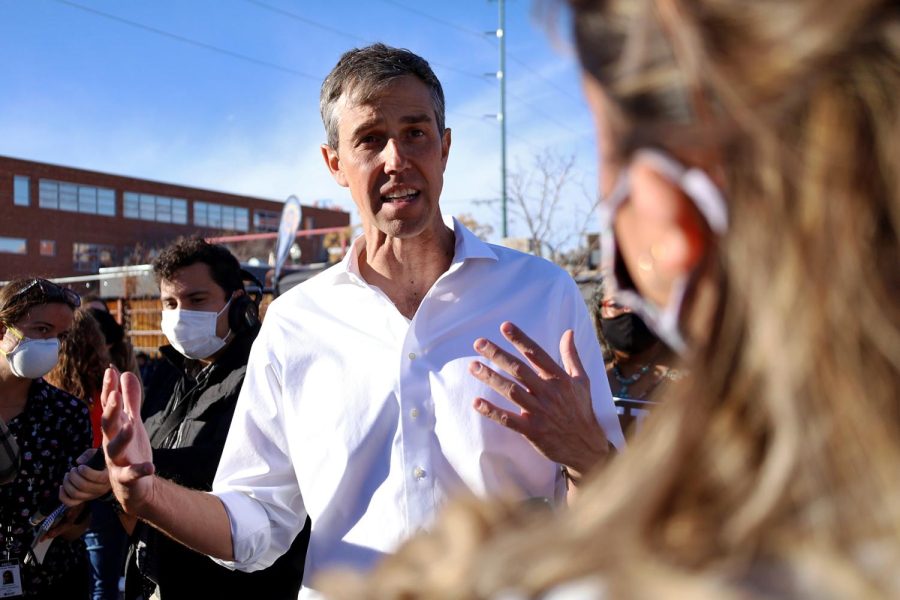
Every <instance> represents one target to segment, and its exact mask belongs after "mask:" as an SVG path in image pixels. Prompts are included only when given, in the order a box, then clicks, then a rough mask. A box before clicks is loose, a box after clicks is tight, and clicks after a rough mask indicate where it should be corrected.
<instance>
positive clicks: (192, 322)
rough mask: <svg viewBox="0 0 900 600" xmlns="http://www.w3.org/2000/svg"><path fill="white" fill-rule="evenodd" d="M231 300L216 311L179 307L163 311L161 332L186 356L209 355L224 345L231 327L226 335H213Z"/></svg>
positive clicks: (195, 357)
mask: <svg viewBox="0 0 900 600" xmlns="http://www.w3.org/2000/svg"><path fill="white" fill-rule="evenodd" d="M229 304H231V299H230V298H229V299H228V302H226V303H225V306H223V307H222V310H220V311H219V312H217V313H215V312H212V311H205V310H184V309H180V308H176V309H172V310H164V311H162V331H163V333H164V334H166V337H167V338H169V343H170V344H172V346H173V347H174V348H175V349H176V350H178V351H179V352H181V353H182V354H183V355H185V356H187V357H188V358H193V359H198V360H199V359H203V358H208V357H210V356H212V355H213V354H215V353H216V352H218V351H219V350H221V349H222V348H224V347H225V344H226V343H227V340H228V336H229V335H230V334H231V330H229V331H228V334H226V335H225V338H220V337H218V336H216V324H217V323H218V320H219V315H221V314H222V313H223V312H225V311H226V310H228V305H229Z"/></svg>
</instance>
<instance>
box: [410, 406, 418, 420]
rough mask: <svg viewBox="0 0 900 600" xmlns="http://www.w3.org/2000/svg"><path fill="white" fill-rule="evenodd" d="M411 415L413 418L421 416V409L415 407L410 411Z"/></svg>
mask: <svg viewBox="0 0 900 600" xmlns="http://www.w3.org/2000/svg"><path fill="white" fill-rule="evenodd" d="M409 416H411V417H412V418H413V419H417V418H419V409H418V408H414V409H412V410H411V411H409Z"/></svg>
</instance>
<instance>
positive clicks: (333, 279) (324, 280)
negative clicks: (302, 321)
mask: <svg viewBox="0 0 900 600" xmlns="http://www.w3.org/2000/svg"><path fill="white" fill-rule="evenodd" d="M345 274H346V267H345V266H344V265H343V263H336V264H334V265H331V266H330V267H328V268H327V269H325V270H324V271H322V272H321V273H317V274H315V275H313V276H312V277H310V278H309V279H307V280H306V281H303V282H301V283H298V284H297V285H295V286H294V287H292V288H291V289H289V290H288V291H286V292H285V293H283V294H281V295H280V296H278V297H277V298H275V299H274V300H273V301H272V303H271V304H270V305H269V308H268V310H272V309H273V308H274V309H275V311H276V312H284V311H293V310H296V309H297V308H301V307H303V306H305V305H306V304H308V303H310V302H314V301H315V300H316V299H317V298H319V297H320V296H322V294H327V293H328V292H330V291H331V289H332V288H333V287H334V285H335V284H336V283H337V282H338V280H339V279H340V278H341V277H344V276H346V275H345Z"/></svg>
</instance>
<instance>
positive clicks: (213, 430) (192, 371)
mask: <svg viewBox="0 0 900 600" xmlns="http://www.w3.org/2000/svg"><path fill="white" fill-rule="evenodd" d="M257 333H258V329H256V330H253V331H250V332H247V333H244V334H243V335H239V336H238V337H236V338H235V339H234V340H232V342H231V343H230V344H229V345H228V346H227V348H226V349H225V351H224V352H223V353H222V355H221V356H220V357H219V358H218V359H217V360H216V361H215V362H214V363H212V364H211V365H209V366H208V367H206V368H205V369H201V368H200V367H202V364H200V363H199V362H197V361H193V360H189V359H185V358H184V357H183V356H182V355H181V354H179V353H178V352H177V351H176V350H175V349H174V348H172V347H171V346H164V347H162V348H160V352H161V353H162V354H163V356H165V357H166V358H167V359H168V360H169V361H170V363H171V365H172V369H170V374H169V376H167V377H162V378H158V379H157V380H156V381H155V382H154V383H153V387H154V389H148V390H147V395H146V402H145V407H144V409H145V410H144V419H145V420H144V426H145V427H146V429H147V433H148V435H149V436H150V443H151V445H152V446H153V464H154V465H155V467H156V472H157V473H158V474H159V475H160V476H161V477H165V478H166V479H170V480H172V481H175V482H177V483H179V484H181V485H183V486H186V487H189V488H194V489H200V490H205V491H208V490H210V489H212V482H213V478H214V476H215V474H216V468H217V467H218V464H219V459H220V458H221V456H222V448H223V446H224V444H225V438H226V436H227V435H228V428H229V426H230V425H231V418H232V416H233V414H234V407H235V405H236V403H237V398H238V394H239V392H240V389H241V385H242V384H243V382H244V374H245V372H246V370H247V359H248V357H249V354H250V346H251V345H252V343H253V340H254V339H256V334H257ZM173 373H174V374H175V375H174V376H173ZM161 399H162V400H161ZM166 399H167V400H166ZM163 400H165V401H163ZM308 541H309V525H308V523H307V526H306V527H305V528H304V531H303V532H301V533H300V535H298V536H297V539H296V540H295V541H294V544H293V545H292V546H291V548H290V550H288V552H287V553H285V555H284V556H282V557H281V558H279V559H278V561H276V562H275V564H274V565H272V566H271V567H269V568H268V569H264V570H262V571H256V572H253V573H243V572H240V571H231V570H229V569H227V568H225V567H222V566H219V565H218V564H216V563H214V562H213V561H212V560H211V559H209V558H208V557H206V556H203V555H201V554H198V553H196V552H194V551H193V550H190V549H188V548H187V547H185V546H182V545H181V544H178V543H177V542H175V541H173V540H172V539H170V538H168V537H166V536H165V535H163V534H162V533H160V532H159V531H157V530H156V529H153V528H152V527H149V526H147V525H146V524H144V523H138V525H137V527H136V528H135V531H134V534H133V535H132V547H131V551H130V552H129V558H128V569H127V575H126V588H127V589H126V598H129V599H131V598H137V597H138V594H140V593H142V592H144V593H146V588H147V587H150V588H152V587H153V586H152V583H150V582H155V583H156V584H157V585H158V586H159V594H160V597H161V599H162V600H178V599H182V598H183V599H185V600H187V599H191V600H193V599H194V598H224V599H227V598H235V599H238V598H253V597H265V598H267V599H268V598H272V599H281V598H284V599H290V600H295V599H296V598H297V594H298V592H299V589H300V583H301V579H302V577H303V563H304V561H305V558H306V546H307V544H308ZM148 580H149V581H148ZM141 588H144V589H143V590H142V589H141Z"/></svg>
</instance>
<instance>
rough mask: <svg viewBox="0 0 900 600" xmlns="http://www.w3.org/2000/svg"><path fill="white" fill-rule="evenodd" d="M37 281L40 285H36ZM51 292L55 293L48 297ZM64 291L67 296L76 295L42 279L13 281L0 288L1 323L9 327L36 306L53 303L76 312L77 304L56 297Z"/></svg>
mask: <svg viewBox="0 0 900 600" xmlns="http://www.w3.org/2000/svg"><path fill="white" fill-rule="evenodd" d="M35 281H39V282H40V283H39V284H38V285H35ZM51 291H52V292H54V293H53V295H50V296H48V292H51ZM63 291H65V293H66V294H74V292H72V291H71V290H68V289H65V288H63V287H62V286H59V285H57V284H55V283H53V282H51V281H48V280H46V279H41V278H40V277H20V278H18V279H13V280H12V281H10V282H8V283H7V284H6V285H4V286H3V287H2V288H0V323H6V324H7V325H9V324H12V323H15V322H16V321H18V320H19V319H21V318H22V317H24V316H25V315H27V314H28V311H30V310H31V309H32V308H34V307H35V306H40V305H41V304H48V303H51V302H57V303H59V304H66V305H68V306H69V307H71V308H72V310H73V311H74V310H75V308H76V305H77V303H75V304H73V303H71V302H69V301H68V300H67V299H65V298H63V297H61V296H60V297H57V296H56V292H63ZM75 296H76V298H77V294H75Z"/></svg>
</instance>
